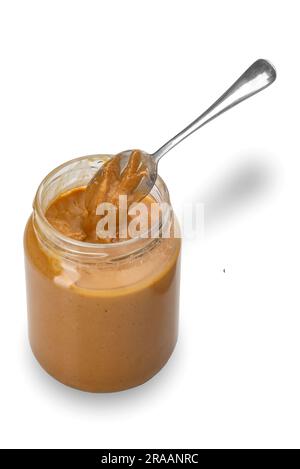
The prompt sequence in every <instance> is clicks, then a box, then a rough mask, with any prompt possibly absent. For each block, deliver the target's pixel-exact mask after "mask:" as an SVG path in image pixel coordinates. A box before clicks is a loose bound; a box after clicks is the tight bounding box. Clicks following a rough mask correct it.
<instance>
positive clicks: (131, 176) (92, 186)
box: [83, 150, 147, 232]
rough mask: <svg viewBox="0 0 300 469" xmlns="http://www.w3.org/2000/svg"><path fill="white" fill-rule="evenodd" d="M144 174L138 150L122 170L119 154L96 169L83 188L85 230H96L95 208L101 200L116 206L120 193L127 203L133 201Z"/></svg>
mask: <svg viewBox="0 0 300 469" xmlns="http://www.w3.org/2000/svg"><path fill="white" fill-rule="evenodd" d="M146 174H147V173H146V168H145V165H144V163H143V161H142V159H141V152H140V151H139V150H133V151H132V153H131V155H130V158H129V160H128V164H127V166H126V168H125V169H124V170H123V171H122V168H121V166H120V156H119V155H116V156H114V157H113V158H112V159H111V160H109V161H107V163H105V164H104V165H103V167H102V168H101V171H98V172H97V173H96V174H95V176H94V177H93V178H92V179H91V181H90V182H89V184H88V185H87V187H86V190H85V208H86V210H87V214H86V216H85V219H84V223H83V226H84V229H85V231H86V232H91V231H92V230H94V231H95V230H96V225H97V222H98V221H99V218H100V216H99V215H97V214H96V210H97V207H98V206H99V204H100V203H101V202H108V203H111V204H113V205H114V206H115V207H117V208H118V204H119V196H120V195H126V196H127V203H128V205H130V204H131V203H132V202H134V201H135V196H134V194H135V191H136V189H137V187H138V186H139V184H140V182H141V180H142V178H143V177H144V176H146Z"/></svg>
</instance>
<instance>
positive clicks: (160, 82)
mask: <svg viewBox="0 0 300 469" xmlns="http://www.w3.org/2000/svg"><path fill="white" fill-rule="evenodd" d="M297 4H299V2H297V1H285V2H283V1H274V0H273V1H262V0H252V1H251V2H241V1H233V0H231V1H230V0H227V1H215V0H210V1H199V0H198V1H193V0H179V1H177V0H164V1H162V0H152V1H151V2H150V1H141V0H136V1H133V0H127V1H122V0H120V1H115V0H110V1H100V0H97V1H90V0H82V1H76V0H70V1H66V0H58V1H56V0H51V1H41V0H37V1H32V0H27V1H26V2H25V1H22V0H20V1H16V0H4V1H2V2H1V4H0V5H1V6H0V48H1V51H0V54H1V55H0V66H1V72H0V157H1V231H0V233H1V269H0V272H1V327H0V347H1V352H0V360H1V363H0V392H1V398H0V425H1V428H0V432H1V435H0V445H1V446H2V447H20V448H39V447H44V448H46V447H50V448H55V447H65V448H73V447H82V448H90V447H91V448H118V447H119V448H138V447H143V448H155V447H157V448H163V447H166V448H180V447H181V448H192V447H196V448H203V447H204V448H216V447H224V448H228V447H233V448H239V447H272V448H273V447H298V448H299V447H300V430H299V420H300V399H299V396H300V317H299V313H300V309H299V303H300V292H299V284H300V259H299V244H300V227H299V208H298V201H299V196H300V171H299V170H300V164H299V157H300V154H299V94H300V93H299V79H300V66H299V50H298V49H299V43H300V41H299V39H300V33H299V24H298V22H299V14H298V11H297V6H299V5H297ZM257 58H267V59H269V60H270V61H271V62H272V63H273V64H274V65H275V66H276V68H277V72H278V79H277V81H276V83H275V84H274V85H272V87H270V88H268V89H267V90H265V91H264V92H262V93H261V94H259V95H257V96H255V97H254V98H252V99H251V100H249V101H247V102H245V103H243V104H241V105H240V106H238V107H237V108H235V109H233V110H232V111H230V112H228V113H227V114H226V115H224V116H221V117H220V118H219V119H217V120H216V121H214V122H212V123H211V124H210V125H208V126H207V127H205V128H203V129H201V130H200V131H199V132H198V133H196V134H194V135H193V136H192V137H190V138H189V139H188V140H186V141H185V142H183V143H182V144H181V145H179V146H178V147H177V148H176V149H174V150H173V151H172V152H171V153H170V154H168V155H167V156H166V157H165V158H164V159H163V160H162V162H161V163H160V173H161V175H162V176H163V178H164V179H165V181H166V182H167V185H168V187H169V189H170V193H171V198H172V201H173V203H174V205H175V206H179V205H180V204H182V203H184V202H204V203H205V204H206V205H205V208H206V215H207V217H206V227H205V236H204V239H197V240H194V241H193V240H190V241H186V242H185V243H184V248H183V257H182V289H181V327H180V339H179V342H178V346H177V348H176V351H175V353H174V355H173V357H172V358H171V360H170V361H169V363H168V365H167V366H166V367H165V368H164V369H163V370H162V371H161V372H160V373H159V374H158V375H157V376H155V377H154V378H153V379H152V380H150V381H149V382H148V383H146V384H145V385H143V386H141V387H139V388H136V389H132V390H130V391H126V392H123V393H117V394H107V395H105V394H104V395H101V394H99V395H94V394H87V393H82V392H80V391H76V390H73V389H69V388H67V387H65V386H63V385H61V384H59V383H58V382H56V381H55V380H53V379H52V378H50V377H49V376H48V375H47V374H46V373H45V372H44V371H43V370H42V369H41V368H40V367H39V365H38V364H37V363H36V362H35V360H34V358H33V357H32V354H31V352H30V349H29V345H28V340H27V324H26V297H25V285H24V271H23V270H24V269H23V248H22V235H23V229H24V226H25V222H26V220H27V218H28V216H29V214H30V211H31V203H32V200H33V196H34V193H35V190H36V188H37V185H38V184H39V182H40V181H41V180H42V178H43V177H44V176H45V175H46V174H47V173H48V172H49V171H50V170H52V169H53V168H54V167H55V166H57V165H58V164H60V163H62V162H64V161H66V160H69V159H71V158H74V157H77V156H80V155H86V154H91V153H101V152H103V153H106V152H111V153H114V152H118V151H120V150H123V149H127V148H132V147H137V148H142V149H145V150H147V151H153V150H155V149H156V148H157V147H158V146H160V145H161V144H162V143H164V141H165V140H167V139H168V138H170V137H171V136H173V134H175V133H177V131H179V130H181V128H183V127H184V126H185V125H186V124H188V123H189V122H190V121H191V120H192V119H194V118H195V117H197V115H199V114H200V113H201V112H202V111H203V110H204V109H205V108H206V107H207V106H208V105H210V104H211V102H212V101H213V100H215V99H216V98H217V97H218V96H219V95H220V94H221V93H222V92H223V91H224V90H225V89H226V88H227V87H228V86H229V85H230V84H231V82H232V81H233V80H235V79H236V78H237V77H238V76H239V75H240V74H241V73H242V72H243V71H244V69H246V68H247V67H248V66H249V65H250V64H251V63H252V62H253V61H254V60H256V59H257ZM223 269H225V273H224V272H223Z"/></svg>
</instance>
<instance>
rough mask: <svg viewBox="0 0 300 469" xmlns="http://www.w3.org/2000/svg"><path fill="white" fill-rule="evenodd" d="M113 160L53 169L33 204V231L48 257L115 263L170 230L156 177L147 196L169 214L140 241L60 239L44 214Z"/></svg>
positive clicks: (79, 161) (164, 193) (92, 159)
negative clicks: (56, 256)
mask: <svg viewBox="0 0 300 469" xmlns="http://www.w3.org/2000/svg"><path fill="white" fill-rule="evenodd" d="M111 157H112V156H111V155H92V156H86V157H80V158H76V159H74V160H71V161H68V162H67V163H65V164H63V165H61V166H59V167H57V168H55V169H54V170H53V171H52V172H51V173H49V174H48V175H47V176H46V177H45V179H44V180H43V181H42V183H41V184H40V186H39V188H38V190H37V193H36V196H35V199H34V203H33V227H34V230H35V234H36V236H37V239H38V241H39V242H40V244H41V245H42V247H43V248H44V249H45V250H46V251H47V252H50V253H56V254H57V255H59V256H60V257H64V258H66V259H69V260H73V261H77V262H78V261H80V262H82V263H98V262H116V261H120V260H122V259H126V258H128V257H129V256H140V255H142V254H143V253H145V252H146V251H148V250H150V249H152V248H153V247H154V246H155V245H156V244H157V243H158V242H160V241H161V238H162V237H163V233H164V232H166V231H167V230H169V229H170V226H171V225H172V222H173V212H172V209H171V206H170V199H169V193H168V190H167V187H166V185H165V183H164V182H163V180H162V179H161V178H160V177H158V178H157V181H156V184H155V186H154V187H153V190H152V191H151V193H150V195H151V197H152V198H153V200H154V201H155V203H157V204H166V205H169V207H170V210H169V213H166V214H165V216H164V217H162V220H161V219H160V217H159V220H158V221H157V223H156V225H154V226H151V227H150V228H149V230H148V232H147V236H145V233H144V234H143V237H135V238H129V239H126V240H124V241H119V242H115V243H87V242H83V241H78V240H75V239H72V238H69V237H67V236H65V235H63V234H62V233H61V232H59V231H58V230H56V229H55V228H54V227H53V226H52V225H51V224H50V223H49V221H48V220H47V218H46V216H45V213H46V210H47V208H48V207H49V205H50V204H51V202H52V201H53V200H55V199H56V198H57V197H58V196H59V195H61V194H62V193H64V192H67V191H69V190H71V189H74V188H76V187H82V186H85V185H86V184H87V183H88V182H89V180H90V179H91V178H92V177H93V175H94V174H95V173H96V172H97V171H98V170H99V168H100V167H101V166H102V165H103V164H104V163H105V162H106V161H107V160H108V159H110V158H111Z"/></svg>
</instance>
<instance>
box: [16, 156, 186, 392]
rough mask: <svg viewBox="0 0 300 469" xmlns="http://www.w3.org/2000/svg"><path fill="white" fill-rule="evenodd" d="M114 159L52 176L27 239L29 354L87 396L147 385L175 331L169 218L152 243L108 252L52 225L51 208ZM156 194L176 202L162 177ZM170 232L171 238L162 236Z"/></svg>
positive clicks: (90, 159)
mask: <svg viewBox="0 0 300 469" xmlns="http://www.w3.org/2000/svg"><path fill="white" fill-rule="evenodd" d="M108 158H110V156H109V155H95V156H87V157H82V158H77V159H75V160H72V161H69V162H67V163H65V164H63V165H61V166H59V167H58V168H56V169H54V170H53V171H52V172H51V173H50V174H49V175H48V176H46V178H45V179H44V180H43V182H42V183H41V185H40V187H39V188H38V191H37V194H36V197H35V200H34V204H33V214H32V215H31V217H30V218H29V220H28V223H27V225H26V229H25V235H24V248H25V267H26V284H27V306H28V324H29V340H30V344H31V348H32V351H33V353H34V355H35V357H36V358H37V360H38V361H39V363H40V364H41V366H42V367H43V368H44V369H45V370H46V371H47V372H48V373H49V374H50V375H52V376H53V377H55V378H56V379H57V380H59V381H61V382H62V383H64V384H66V385H69V386H72V387H74V388H78V389H81V390H84V391H90V392H110V391H120V390H124V389H128V388H130V387H133V386H137V385H140V384H142V383H144V382H145V381H147V380H148V379H150V378H151V377H152V376H153V375H154V374H155V373H157V372H158V371H159V370H160V369H161V368H162V367H163V366H164V364H165V363H166V362H167V360H168V359H169V357H170V355H171V354H172V351H173V349H174V347H175V344H176V341H177V333H178V307H179V277H180V246H181V240H180V238H179V237H178V236H177V237H176V236H175V235H174V233H173V229H174V226H175V227H177V221H176V218H175V217H174V214H173V211H172V210H170V212H169V214H168V216H167V217H164V220H163V221H162V222H160V223H158V224H157V226H156V227H155V228H154V231H155V230H156V233H153V232H152V236H151V237H148V238H141V237H140V238H133V239H128V240H125V241H120V242H117V243H106V244H93V243H85V242H81V241H77V240H74V239H71V238H68V237H66V236H64V235H63V234H61V233H60V232H59V231H57V230H56V229H55V228H53V227H52V226H51V225H50V223H49V222H48V221H47V219H46V217H45V212H46V210H47V208H48V207H49V205H50V204H51V202H52V201H53V200H55V199H56V198H57V197H58V196H59V195H60V194H62V193H64V192H66V191H68V190H71V189H73V188H76V187H82V186H85V185H86V184H87V183H88V182H89V180H90V179H91V178H92V176H93V175H94V174H95V172H96V171H97V170H98V169H99V167H100V166H101V165H102V164H103V163H104V162H105V161H107V159H108ZM150 195H151V196H152V197H153V199H154V201H156V202H158V203H161V202H166V203H169V194H168V190H167V188H166V186H165V184H164V182H163V181H162V179H161V178H159V177H158V179H157V182H156V185H155V187H154V188H153V190H152V192H151V194H150ZM166 224H169V227H171V236H170V237H168V238H167V237H161V233H162V230H163V229H165V228H166ZM163 225H164V226H163ZM167 228H168V226H167ZM165 231H168V230H165ZM175 231H177V233H178V230H176V229H175ZM172 233H173V234H172Z"/></svg>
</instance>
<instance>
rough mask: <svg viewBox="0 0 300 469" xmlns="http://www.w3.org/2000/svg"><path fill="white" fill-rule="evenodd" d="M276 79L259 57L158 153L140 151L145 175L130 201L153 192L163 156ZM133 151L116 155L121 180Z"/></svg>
mask: <svg viewBox="0 0 300 469" xmlns="http://www.w3.org/2000/svg"><path fill="white" fill-rule="evenodd" d="M275 79H276V71H275V69H274V67H273V66H272V65H271V64H270V62H268V61H267V60H263V59H259V60H257V61H256V62H254V63H253V64H252V65H251V66H250V67H249V68H248V69H247V70H246V71H245V72H244V73H243V75H242V76H241V77H240V78H239V79H238V80H237V81H236V82H235V83H233V85H232V86H231V87H230V88H229V89H228V90H227V91H225V93H224V94H222V96H221V97H220V98H219V99H218V100H217V101H216V102H215V103H214V104H212V105H211V106H210V107H209V108H208V109H207V110H206V111H205V112H204V113H203V114H201V116H200V117H198V118H197V119H196V120H194V121H193V122H192V123H191V124H190V125H188V126H187V127H186V128H185V129H183V130H182V131H181V132H180V133H178V134H177V135H175V137H173V138H172V139H171V140H169V141H168V142H167V143H165V144H164V145H163V146H162V147H160V148H159V149H158V150H157V151H156V152H155V153H152V154H149V153H146V152H144V151H142V150H139V153H140V166H139V168H143V169H144V170H143V174H144V176H143V177H142V178H141V179H140V180H139V183H138V185H137V187H135V188H134V190H133V191H131V194H130V196H131V197H130V198H131V201H135V202H138V201H139V200H141V199H143V198H144V197H145V196H146V195H147V194H148V193H149V192H150V191H151V189H152V188H153V186H154V184H155V181H156V177H157V164H158V162H159V160H160V159H161V157H162V156H164V155H165V154H166V153H168V151H170V150H171V149H172V148H174V147H175V146H176V145H178V143H179V142H181V141H182V140H184V139H185V138H187V137H188V136H189V135H191V134H192V133H193V132H195V131H196V130H198V129H199V128H200V127H203V126H204V125H205V124H207V123H208V122H210V121H211V120H213V119H214V118H215V117H217V116H219V115H220V114H222V113H223V112H225V111H227V110H228V109H230V108H232V107H233V106H236V105H237V104H239V103H240V102H242V101H244V100H245V99H247V98H250V96H253V95H254V94H256V93H258V92H259V91H261V90H263V89H264V88H267V86H269V85H271V84H272V83H273V82H274V81H275ZM133 151H134V152H136V151H137V150H127V151H123V152H121V153H119V154H117V155H116V156H115V157H114V158H118V160H119V169H120V179H121V178H122V174H125V173H124V170H125V169H126V167H127V165H128V162H129V160H130V157H131V156H132V154H133ZM106 164H107V163H106ZM104 168H105V165H103V166H102V167H101V168H100V169H99V171H98V172H97V173H96V174H95V176H94V177H93V178H92V179H91V181H90V182H89V184H88V186H87V189H86V194H87V199H86V200H88V196H89V195H90V194H92V193H95V186H97V185H99V184H100V183H101V177H102V174H103V169H104ZM145 170H146V171H145ZM137 171H138V170H137Z"/></svg>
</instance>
